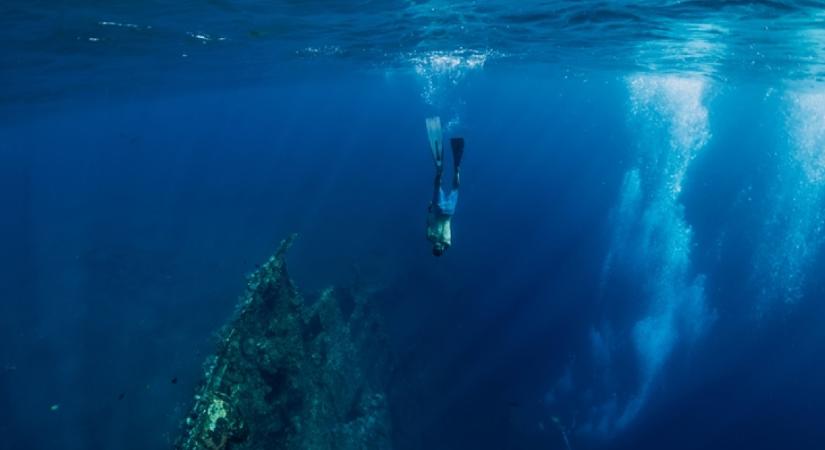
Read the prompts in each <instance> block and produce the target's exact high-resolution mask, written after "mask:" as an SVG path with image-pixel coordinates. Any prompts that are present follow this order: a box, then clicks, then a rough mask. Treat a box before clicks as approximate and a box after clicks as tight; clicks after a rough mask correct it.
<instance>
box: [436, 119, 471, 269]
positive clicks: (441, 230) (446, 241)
mask: <svg viewBox="0 0 825 450" xmlns="http://www.w3.org/2000/svg"><path fill="white" fill-rule="evenodd" d="M427 133H428V135H429V138H430V147H431V149H432V151H433V160H434V161H435V182H434V183H433V198H432V201H431V202H430V207H429V210H428V213H427V240H429V241H430V242H431V243H432V244H433V255H435V256H441V255H442V254H444V251H445V250H447V249H448V248H449V247H450V245H452V229H451V220H452V218H453V214H455V207H456V203H458V187H459V184H460V182H461V179H460V167H461V157H462V155H463V154H464V139H463V138H452V139H450V146H451V148H452V153H453V168H454V171H453V184H452V188H451V189H450V191H449V192H445V191H444V188H443V187H442V185H441V178H442V177H441V175H442V173H443V171H444V158H443V156H444V152H443V147H442V141H441V121H440V119H439V118H438V117H434V118H431V119H427Z"/></svg>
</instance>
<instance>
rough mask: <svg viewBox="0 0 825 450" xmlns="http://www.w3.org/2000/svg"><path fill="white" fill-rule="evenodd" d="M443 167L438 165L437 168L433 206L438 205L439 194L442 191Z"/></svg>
mask: <svg viewBox="0 0 825 450" xmlns="http://www.w3.org/2000/svg"><path fill="white" fill-rule="evenodd" d="M442 167H443V166H442V165H441V164H440V163H439V164H436V166H435V181H434V182H433V200H432V204H433V205H437V204H438V194H439V192H440V191H441V172H442Z"/></svg>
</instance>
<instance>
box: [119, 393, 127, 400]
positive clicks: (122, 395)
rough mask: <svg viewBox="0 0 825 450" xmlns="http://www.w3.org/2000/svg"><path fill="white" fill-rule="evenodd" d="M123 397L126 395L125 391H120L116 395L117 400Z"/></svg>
mask: <svg viewBox="0 0 825 450" xmlns="http://www.w3.org/2000/svg"><path fill="white" fill-rule="evenodd" d="M123 397H126V393H125V392H121V393H120V394H119V395H118V396H117V399H118V400H123Z"/></svg>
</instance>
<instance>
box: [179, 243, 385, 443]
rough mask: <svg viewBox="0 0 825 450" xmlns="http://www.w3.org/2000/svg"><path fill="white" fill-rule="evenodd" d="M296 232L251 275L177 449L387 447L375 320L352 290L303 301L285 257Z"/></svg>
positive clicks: (382, 355) (380, 350)
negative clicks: (311, 300) (288, 269)
mask: <svg viewBox="0 0 825 450" xmlns="http://www.w3.org/2000/svg"><path fill="white" fill-rule="evenodd" d="M294 238H295V235H293V236H290V237H289V238H288V239H286V240H284V241H282V242H281V244H280V247H279V248H278V250H277V252H276V253H275V254H274V255H273V256H271V257H270V258H269V260H267V261H266V262H265V263H264V264H263V265H261V266H260V267H259V268H258V270H256V271H255V272H254V273H253V274H252V275H250V276H249V278H248V282H247V290H246V293H245V294H244V296H243V297H242V298H241V299H240V303H239V305H238V309H237V312H236V314H235V316H234V317H233V318H232V319H231V320H230V322H229V323H228V324H227V325H226V326H225V327H224V329H223V330H222V332H221V333H220V337H219V342H218V345H217V349H216V351H215V354H214V355H213V356H211V357H209V359H208V360H207V362H206V364H205V377H204V381H203V384H202V385H201V386H200V387H199V388H198V390H197V393H196V395H195V402H194V406H193V408H192V411H191V413H190V414H189V416H188V417H187V418H186V419H185V425H184V431H183V433H182V434H181V436H180V437H179V439H178V441H177V442H176V445H175V447H176V448H177V449H180V450H194V449H208V450H213V449H226V450H229V449H232V450H247V449H296V450H297V449H330V450H332V449H341V450H347V449H376V450H384V449H389V448H391V442H390V420H389V412H388V407H387V396H386V393H385V392H384V383H383V377H382V373H383V372H384V370H385V369H386V365H387V364H386V363H387V357H386V355H387V354H386V348H385V346H384V344H383V339H382V335H381V333H380V325H379V322H378V318H377V316H376V315H375V314H374V313H372V312H370V310H369V308H368V305H367V302H366V299H365V296H363V295H359V294H357V293H353V292H352V291H350V290H343V289H327V290H326V291H324V292H323V293H321V294H320V296H319V297H318V298H317V299H316V300H315V301H313V302H309V301H307V300H305V298H304V297H303V296H302V295H301V294H300V293H299V292H298V290H297V289H296V287H295V285H294V284H293V282H292V280H291V279H290V277H289V275H288V273H287V267H286V263H285V259H284V258H285V256H286V252H287V250H288V249H289V248H290V246H291V245H292V242H293V240H294Z"/></svg>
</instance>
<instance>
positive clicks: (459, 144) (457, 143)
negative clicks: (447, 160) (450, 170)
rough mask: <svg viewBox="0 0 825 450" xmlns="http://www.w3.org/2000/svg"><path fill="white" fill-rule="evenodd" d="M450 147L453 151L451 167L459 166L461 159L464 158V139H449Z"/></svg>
mask: <svg viewBox="0 0 825 450" xmlns="http://www.w3.org/2000/svg"><path fill="white" fill-rule="evenodd" d="M450 147H452V149H453V165H455V166H456V167H458V166H460V165H461V157H462V156H464V138H460V137H455V138H452V139H450Z"/></svg>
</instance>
